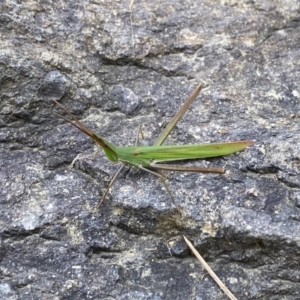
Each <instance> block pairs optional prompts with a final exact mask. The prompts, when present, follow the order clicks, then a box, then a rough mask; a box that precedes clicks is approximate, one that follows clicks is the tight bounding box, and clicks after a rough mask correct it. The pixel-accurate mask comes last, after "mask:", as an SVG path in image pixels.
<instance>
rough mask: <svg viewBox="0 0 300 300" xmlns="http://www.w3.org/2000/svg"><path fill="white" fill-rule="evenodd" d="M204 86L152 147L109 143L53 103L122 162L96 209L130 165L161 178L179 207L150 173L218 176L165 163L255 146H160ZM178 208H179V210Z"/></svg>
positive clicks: (247, 143)
mask: <svg viewBox="0 0 300 300" xmlns="http://www.w3.org/2000/svg"><path fill="white" fill-rule="evenodd" d="M201 89H202V86H201V84H198V86H197V87H196V89H195V90H194V91H193V92H192V94H191V95H190V96H189V98H188V99H187V101H186V102H185V103H184V105H183V106H182V107H181V108H180V110H179V111H178V113H177V114H176V115H175V116H174V117H173V119H172V120H171V121H170V123H169V124H168V125H167V126H166V128H165V129H164V130H163V131H162V133H161V134H160V136H159V137H158V139H157V140H156V142H155V143H154V145H153V146H128V147H118V146H115V145H114V144H112V143H111V142H109V141H107V140H106V139H104V138H103V137H101V136H100V135H98V134H96V133H94V132H92V131H91V130H89V129H88V128H87V127H86V126H85V125H83V124H82V123H81V122H80V121H79V120H78V119H77V118H76V117H75V116H74V115H72V114H71V113H70V112H69V111H68V110H67V109H66V108H65V107H64V106H62V105H61V104H60V103H58V102H57V101H56V100H53V101H54V102H55V103H56V104H57V105H58V106H59V107H60V108H61V109H63V110H64V111H65V112H66V113H67V115H69V117H70V118H71V119H72V120H73V121H74V122H75V123H73V122H72V121H71V120H69V119H67V118H65V117H64V116H62V115H59V114H58V116H59V117H61V118H63V119H64V120H65V121H67V122H68V123H71V124H72V125H73V126H75V127H76V128H78V129H79V130H81V131H82V132H83V133H85V134H86V135H88V136H89V137H90V138H91V139H92V140H93V141H94V142H95V143H96V144H97V145H98V147H99V148H101V149H103V151H104V153H105V155H106V157H107V158H108V159H109V160H110V161H112V162H118V161H120V162H122V163H123V165H122V166H121V167H120V169H119V170H118V171H117V172H116V174H115V175H114V176H113V178H112V179H111V181H110V183H109V185H108V187H107V189H106V191H105V193H104V195H103V197H102V199H101V201H100V202H99V204H98V205H97V208H99V206H100V205H101V203H102V202H103V201H104V199H105V198H106V195H107V193H108V191H109V189H110V187H111V186H112V185H113V183H114V182H115V180H116V179H117V177H118V175H119V174H120V172H121V171H122V169H123V167H124V166H125V165H130V166H134V167H137V168H139V169H142V170H144V171H147V172H149V173H151V174H153V175H155V176H157V177H158V178H160V179H161V181H162V183H163V185H164V187H165V189H166V191H167V192H168V194H169V196H170V198H171V199H172V201H173V203H174V205H175V206H176V207H177V205H176V203H175V200H174V198H173V196H172V194H171V192H170V190H169V188H168V187H167V185H166V183H165V177H164V176H162V175H161V174H159V173H156V172H154V171H151V170H149V169H148V168H149V167H150V168H151V169H156V170H169V171H181V172H201V173H219V174H222V173H224V172H225V170H224V169H223V168H201V167H195V166H180V165H172V164H164V163H163V162H169V161H176V160H187V159H202V158H208V157H216V156H223V155H228V154H232V153H235V152H237V151H240V150H243V149H245V148H246V147H248V146H250V145H252V144H253V142H252V141H235V142H224V143H210V144H198V145H170V146H161V145H162V143H163V142H164V141H165V139H166V138H167V137H168V135H169V134H170V132H171V130H172V129H173V128H174V127H175V126H176V124H177V123H178V121H179V120H180V119H181V117H182V116H183V115H184V114H185V112H186V111H187V109H188V108H189V106H190V105H191V103H192V102H193V101H194V100H195V99H196V97H197V95H198V94H199V92H200V91H201ZM177 209H178V207H177Z"/></svg>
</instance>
